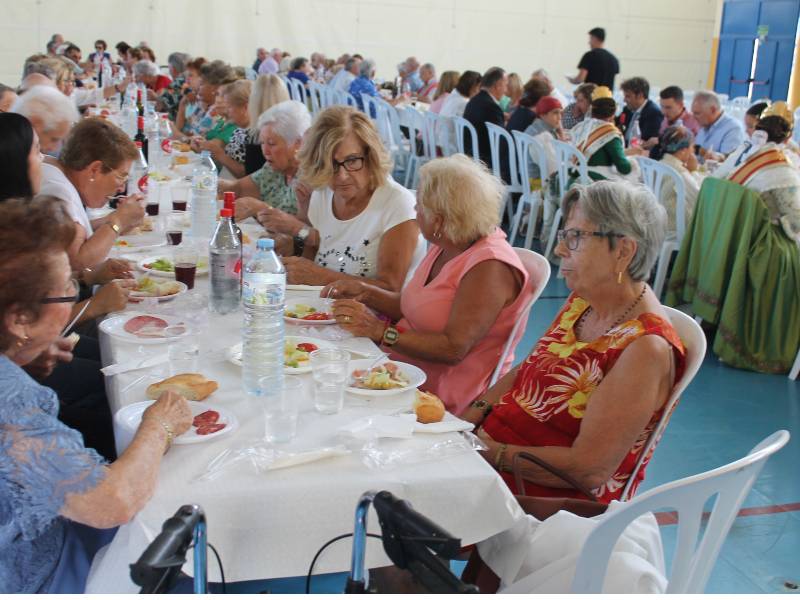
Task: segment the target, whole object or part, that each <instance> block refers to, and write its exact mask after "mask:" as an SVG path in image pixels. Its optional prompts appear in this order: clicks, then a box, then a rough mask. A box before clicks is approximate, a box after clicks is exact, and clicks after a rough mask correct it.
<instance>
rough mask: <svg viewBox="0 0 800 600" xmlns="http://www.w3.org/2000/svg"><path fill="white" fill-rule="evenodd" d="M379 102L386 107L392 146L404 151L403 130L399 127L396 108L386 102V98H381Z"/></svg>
mask: <svg viewBox="0 0 800 600" xmlns="http://www.w3.org/2000/svg"><path fill="white" fill-rule="evenodd" d="M381 102H382V103H383V104H382V105H383V107H384V108H385V109H386V117H387V118H388V119H389V127H390V128H391V132H392V142H393V144H394V147H395V149H397V150H399V151H401V152H405V151H406V146H407V144H406V138H405V136H404V135H403V131H402V129H400V115H399V114H397V109H396V108H395V107H394V106H392V105H391V104H389V103H388V102H386V100H381Z"/></svg>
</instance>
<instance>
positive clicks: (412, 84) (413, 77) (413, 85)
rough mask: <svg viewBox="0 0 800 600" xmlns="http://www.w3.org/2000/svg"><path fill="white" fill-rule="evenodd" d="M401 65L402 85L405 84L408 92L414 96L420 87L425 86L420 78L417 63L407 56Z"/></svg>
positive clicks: (413, 58) (414, 59)
mask: <svg viewBox="0 0 800 600" xmlns="http://www.w3.org/2000/svg"><path fill="white" fill-rule="evenodd" d="M401 64H402V66H403V69H402V71H401V73H400V76H401V77H402V78H403V84H406V83H407V84H408V88H409V91H410V92H411V93H412V94H416V93H417V92H418V91H420V90H421V89H422V86H424V85H425V84H424V82H423V81H422V77H420V75H419V61H418V60H417V59H416V58H415V57H413V56H409V57H408V58H407V59H406V61H405V62H404V63H401Z"/></svg>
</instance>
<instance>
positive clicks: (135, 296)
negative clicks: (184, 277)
mask: <svg viewBox="0 0 800 600" xmlns="http://www.w3.org/2000/svg"><path fill="white" fill-rule="evenodd" d="M147 277H150V276H149V275H147ZM139 279H141V277H137V280H139ZM152 279H155V280H158V282H159V283H161V282H162V281H167V279H161V278H158V277H152ZM170 283H177V284H178V285H179V286H180V289H179V290H178V291H177V292H175V293H174V294H169V295H167V296H148V295H146V294H143V293H142V292H134V291H131V293H130V294H129V296H128V302H134V303H137V302H141V301H142V300H145V299H147V298H155V299H156V300H158V301H159V302H169V301H170V300H174V299H175V298H177V297H178V296H180V295H181V294H185V293H186V291H187V290H188V289H189V288H188V287H186V284H185V283H183V282H182V281H170Z"/></svg>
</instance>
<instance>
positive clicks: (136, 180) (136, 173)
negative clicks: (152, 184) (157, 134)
mask: <svg viewBox="0 0 800 600" xmlns="http://www.w3.org/2000/svg"><path fill="white" fill-rule="evenodd" d="M136 148H137V150H138V151H139V157H138V158H137V159H136V160H135V161H133V164H132V165H131V171H130V176H129V177H128V188H127V194H128V196H131V195H133V194H138V193H141V194H144V195H145V196H147V160H145V158H144V153H143V152H142V143H141V142H136Z"/></svg>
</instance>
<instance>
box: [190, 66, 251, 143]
mask: <svg viewBox="0 0 800 600" xmlns="http://www.w3.org/2000/svg"><path fill="white" fill-rule="evenodd" d="M236 79H237V77H236V73H234V71H233V69H232V68H231V67H230V66H229V65H227V64H226V63H224V62H223V61H221V60H215V61H213V62H210V63H206V64H204V65H203V66H202V67H201V68H200V78H199V81H198V88H197V98H198V99H199V101H200V109H201V111H204V112H203V114H202V115H196V116H195V118H194V119H193V121H192V122H191V123H190V129H189V132H190V133H191V134H192V135H195V136H200V137H205V136H206V134H207V133H208V132H209V131H210V130H212V129H214V127H215V126H216V125H218V123H219V121H220V120H221V119H222V117H220V116H219V115H218V114H217V113H216V110H215V106H214V102H215V101H216V99H217V90H218V89H219V88H220V86H223V85H225V84H228V83H233V82H234V81H236ZM178 125H180V121H179V122H178ZM183 125H184V127H183V128H180V127H179V128H178V129H179V130H180V131H185V129H186V125H185V123H184V124H183ZM234 128H235V127H234Z"/></svg>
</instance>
